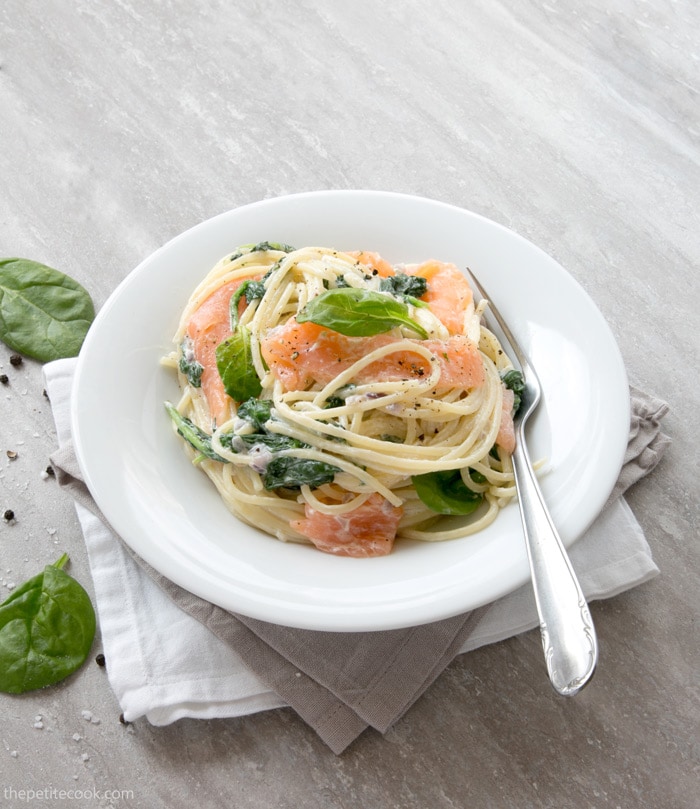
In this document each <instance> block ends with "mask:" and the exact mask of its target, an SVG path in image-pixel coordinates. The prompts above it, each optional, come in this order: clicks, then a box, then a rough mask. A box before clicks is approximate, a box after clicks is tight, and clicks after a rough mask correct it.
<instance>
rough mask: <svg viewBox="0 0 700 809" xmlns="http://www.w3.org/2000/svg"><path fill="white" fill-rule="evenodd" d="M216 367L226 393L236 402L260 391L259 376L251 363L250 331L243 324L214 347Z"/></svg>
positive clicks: (256, 394) (257, 394) (258, 393)
mask: <svg viewBox="0 0 700 809" xmlns="http://www.w3.org/2000/svg"><path fill="white" fill-rule="evenodd" d="M216 367H217V368H218V370H219V376H220V377H221V381H222V382H223V383H224V390H225V391H226V393H227V394H228V395H229V396H230V397H231V398H232V399H235V400H236V401H237V402H243V401H245V400H246V399H249V398H250V397H251V396H259V395H260V393H261V392H262V385H261V384H260V378H259V377H258V374H257V373H256V371H255V366H254V365H253V357H252V351H251V346H250V332H249V331H248V329H247V328H245V326H240V327H238V328H237V329H236V330H235V331H234V333H233V334H232V335H231V336H230V337H228V338H226V340H224V341H223V342H222V343H219V345H218V346H217V347H216Z"/></svg>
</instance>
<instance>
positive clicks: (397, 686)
mask: <svg viewBox="0 0 700 809" xmlns="http://www.w3.org/2000/svg"><path fill="white" fill-rule="evenodd" d="M74 367H75V361H74V360H58V361H56V362H53V363H49V364H48V365H46V366H45V368H44V376H45V383H46V389H47V393H48V396H49V399H50V401H51V406H52V410H53V414H54V419H55V421H56V429H57V436H58V441H59V447H58V449H57V450H56V451H55V452H54V453H53V454H52V456H51V461H52V464H53V466H54V469H55V471H56V477H57V481H58V483H59V485H60V486H62V487H64V488H65V489H66V490H67V491H68V492H70V494H71V495H72V496H73V498H74V500H75V502H76V510H77V513H78V517H79V520H80V524H81V528H82V530H83V535H84V539H85V543H86V547H87V550H88V557H89V562H90V569H91V573H92V576H93V582H94V586H95V594H96V601H97V609H98V615H99V619H100V627H101V633H102V641H103V647H104V650H105V655H106V657H107V660H108V669H107V670H108V675H109V678H110V685H111V686H112V689H113V691H114V692H115V695H116V696H117V699H118V700H119V703H120V706H121V707H122V709H123V711H124V716H125V718H126V719H127V720H129V721H133V720H134V719H136V718H138V717H140V716H146V717H147V719H148V720H149V721H150V722H152V723H153V724H157V725H160V724H168V723H169V722H172V721H175V720H177V719H179V718H181V717H184V716H192V717H201V718H212V717H230V716H240V715H244V714H248V713H254V712H256V711H260V710H268V709H272V708H278V707H282V706H290V707H292V708H293V709H294V710H295V711H296V712H297V714H298V715H299V716H300V717H301V718H302V719H303V720H304V721H305V722H306V723H307V724H309V725H310V726H311V727H312V728H313V729H314V730H315V731H316V732H317V733H318V735H319V736H320V738H322V739H323V741H324V742H325V743H326V744H327V745H328V746H329V747H330V748H331V750H333V751H334V752H335V753H340V752H342V750H344V749H345V748H346V747H347V746H348V745H349V744H350V743H351V742H352V741H353V740H354V739H355V738H357V736H358V735H359V734H360V733H362V731H363V730H364V729H365V728H366V727H368V726H371V727H374V728H376V729H377V730H378V731H380V732H385V731H386V730H387V729H388V728H389V727H391V725H392V724H394V723H395V722H396V721H397V720H398V719H399V718H400V717H401V716H403V715H404V714H405V712H406V711H407V710H408V709H409V708H410V706H411V705H412V704H414V702H415V701H416V700H417V699H418V698H419V697H420V696H421V694H423V693H424V692H425V690H426V689H427V688H428V687H430V684H431V683H432V682H434V681H435V679H436V678H437V677H438V676H439V675H440V673H441V672H442V671H443V670H444V668H445V667H446V666H447V665H449V663H450V662H451V661H452V660H453V659H454V658H455V656H456V655H458V654H460V653H464V652H467V651H469V650H471V649H474V648H478V647H479V646H482V645H484V644H486V643H492V642H495V641H498V640H502V639H505V638H507V637H511V636H513V635H514V634H518V633H520V632H523V631H526V630H528V629H530V628H532V627H534V626H536V625H537V616H536V611H535V609H534V599H533V596H532V590H531V587H530V586H529V585H526V586H524V587H522V588H520V589H519V590H516V591H515V592H513V593H511V594H509V595H507V596H505V597H504V598H502V599H499V600H498V601H496V602H494V603H493V604H490V605H487V606H485V607H481V608H479V609H477V610H474V611H472V612H471V613H467V614H465V615H458V616H454V617H451V618H447V619H445V620H443V621H437V622H434V623H431V624H426V625H424V626H418V627H409V628H407V629H399V630H391V631H386V632H371V633H332V632H316V631H311V630H298V629H290V628H289V627H283V626H277V625H274V624H270V623H266V622H264V621H259V620H256V619H253V618H250V617H248V616H244V615H236V614H232V613H230V612H228V611H226V610H223V609H222V608H220V607H218V606H216V605H213V604H211V603H209V602H207V601H205V600H203V599H201V598H199V597H197V596H195V595H193V594H191V593H189V592H187V591H186V590H184V589H183V588H181V587H179V586H177V585H175V584H174V583H173V582H171V581H169V580H168V579H166V578H165V577H163V576H162V575H161V574H160V573H158V572H157V571H156V570H154V569H153V568H152V567H150V566H149V565H148V564H147V563H146V562H145V561H144V560H142V559H140V558H139V557H138V555H137V554H135V553H134V552H133V551H132V550H131V548H130V547H129V546H128V545H127V544H126V543H124V542H123V541H122V540H121V539H120V538H119V537H118V536H116V534H115V533H114V532H113V531H112V530H111V528H110V526H109V525H108V523H107V521H106V520H105V518H104V515H102V514H101V513H100V511H99V508H98V506H97V504H96V503H95V501H94V500H93V498H92V496H91V494H90V492H89V490H88V488H87V486H86V485H85V483H84V482H83V480H82V475H81V471H80V468H79V465H78V462H77V459H76V457H75V452H74V451H73V447H72V442H71V434H70V418H69V408H70V393H71V383H72V375H73V371H74ZM667 409H668V408H667V406H666V405H665V403H663V402H661V401H660V400H657V399H654V398H653V397H649V396H646V395H645V394H643V393H642V392H641V391H636V390H633V391H632V415H631V424H630V443H629V447H628V451H627V454H626V456H625V463H624V466H623V470H622V473H621V475H620V479H619V481H618V484H617V486H616V488H615V491H614V492H613V495H612V496H611V499H610V501H609V503H608V505H607V506H606V508H605V509H604V510H603V512H602V513H601V515H600V516H599V518H598V519H597V520H596V521H595V522H594V523H593V525H592V526H591V527H590V529H589V530H588V532H587V533H586V535H585V536H584V537H583V538H582V539H580V540H579V541H578V542H576V543H575V544H574V546H573V547H572V549H571V551H570V552H571V558H572V562H573V564H574V567H575V568H576V570H577V573H578V574H579V578H580V580H581V584H582V587H583V589H584V592H585V593H586V596H587V597H588V598H589V599H595V598H606V597H610V596H611V595H615V594H617V593H619V592H622V591H624V590H626V589H629V588H630V587H634V586H637V585H638V584H641V583H643V582H645V581H648V580H649V579H650V578H653V577H654V576H655V575H657V573H658V568H657V567H656V565H655V564H654V562H653V559H652V556H651V552H650V550H649V547H648V545H647V543H646V540H645V539H644V536H643V533H642V531H641V529H640V528H639V525H638V523H637V522H636V520H635V519H634V516H633V515H632V513H631V511H630V509H629V507H628V506H627V504H626V503H625V501H624V499H622V497H621V495H622V494H623V492H624V491H625V490H626V489H627V488H628V487H629V486H630V485H632V484H633V483H634V482H636V481H637V480H639V478H640V477H642V476H643V475H645V474H647V473H648V472H649V471H651V469H652V468H653V467H654V466H655V465H656V463H658V461H659V460H660V458H661V456H662V455H663V451H664V449H665V447H666V446H667V444H668V437H667V436H665V435H664V434H663V433H662V431H661V428H660V421H661V419H662V418H663V416H664V415H665V413H666V412H667ZM611 536H613V537H615V543H614V544H613V543H610V542H609V537H611Z"/></svg>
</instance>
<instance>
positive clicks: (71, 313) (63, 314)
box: [0, 258, 95, 362]
mask: <svg viewBox="0 0 700 809" xmlns="http://www.w3.org/2000/svg"><path fill="white" fill-rule="evenodd" d="M94 317H95V308H94V306H93V303H92V300H91V298H90V295H89V294H88V292H87V291H86V290H85V289H84V288H83V287H82V286H81V285H80V284H79V283H78V282H77V281H75V280H73V279H72V278H70V277H69V276H67V275H65V274H64V273H62V272H59V271H58V270H54V269H52V268H51V267H47V266H46V265H45V264H39V263H38V262H36V261H31V260H29V259H26V258H5V259H0V340H2V341H3V342H4V343H6V344H7V345H8V346H9V347H10V348H11V349H13V350H15V351H19V352H20V353H21V354H25V355H26V356H27V357H32V358H34V359H36V360H39V361H41V362H50V361H51V360H56V359H59V358H61V357H75V356H77V355H78V353H79V351H80V347H81V346H82V344H83V340H84V339H85V335H86V334H87V331H88V329H89V327H90V324H91V323H92V321H93V319H94Z"/></svg>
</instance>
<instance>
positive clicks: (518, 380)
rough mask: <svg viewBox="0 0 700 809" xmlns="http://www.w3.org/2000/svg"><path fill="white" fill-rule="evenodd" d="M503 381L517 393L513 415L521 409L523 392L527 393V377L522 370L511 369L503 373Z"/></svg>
mask: <svg viewBox="0 0 700 809" xmlns="http://www.w3.org/2000/svg"><path fill="white" fill-rule="evenodd" d="M501 381H502V382H503V384H504V385H505V386H506V387H507V388H510V390H512V391H513V393H514V394H515V398H514V399H513V415H515V414H516V413H517V412H518V410H520V405H521V404H522V401H523V393H525V379H524V377H523V375H522V374H521V373H520V371H515V370H510V371H504V372H503V373H502V374H501Z"/></svg>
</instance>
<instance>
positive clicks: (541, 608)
mask: <svg viewBox="0 0 700 809" xmlns="http://www.w3.org/2000/svg"><path fill="white" fill-rule="evenodd" d="M519 432H520V435H519V436H518V440H517V446H516V449H515V451H514V453H513V469H514V472H515V478H516V485H517V488H518V500H519V505H520V516H521V517H522V522H523V530H524V533H525V543H526V546H527V552H528V557H529V560H530V569H531V574H532V584H533V588H534V591H535V601H536V603H537V612H538V614H539V619H540V631H541V634H542V645H543V647H544V656H545V661H546V664H547V671H548V673H549V679H550V681H551V683H552V685H553V686H554V689H555V690H556V691H557V692H558V693H559V694H562V695H563V696H573V695H574V694H577V693H578V692H579V691H580V690H581V689H582V688H583V686H584V685H586V683H587V682H588V681H589V680H590V678H591V676H592V675H593V672H594V671H595V667H596V664H597V662H598V641H597V638H596V633H595V629H594V627H593V621H592V620H591V615H590V612H589V610H588V605H587V603H586V599H585V597H584V595H583V592H582V590H581V587H580V585H579V583H578V579H577V578H576V574H575V572H574V570H573V568H572V566H571V562H570V561H569V557H568V554H567V553H566V550H565V548H564V545H563V543H562V541H561V539H560V537H559V534H558V533H557V530H556V528H555V527H554V524H553V523H552V519H551V517H550V516H549V512H548V511H547V507H546V506H545V503H544V500H543V498H542V493H541V492H540V488H539V485H538V483H537V479H536V478H535V474H534V472H533V469H532V465H531V463H530V460H529V457H528V454H527V449H526V447H525V442H524V436H523V430H522V429H520V430H519Z"/></svg>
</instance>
